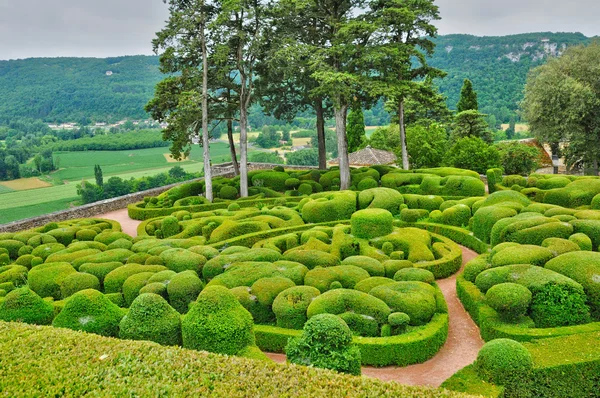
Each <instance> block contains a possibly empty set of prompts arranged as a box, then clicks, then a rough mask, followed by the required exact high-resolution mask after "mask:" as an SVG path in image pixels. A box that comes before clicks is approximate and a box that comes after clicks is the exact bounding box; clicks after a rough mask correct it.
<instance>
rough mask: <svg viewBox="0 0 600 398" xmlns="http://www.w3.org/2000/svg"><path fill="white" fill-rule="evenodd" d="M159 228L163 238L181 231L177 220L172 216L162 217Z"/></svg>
mask: <svg viewBox="0 0 600 398" xmlns="http://www.w3.org/2000/svg"><path fill="white" fill-rule="evenodd" d="M160 229H161V231H162V234H163V238H165V239H166V238H169V237H171V236H173V235H177V234H178V233H179V232H181V227H180V226H179V221H178V220H177V218H175V217H173V216H168V217H165V218H163V220H162V223H161V226H160Z"/></svg>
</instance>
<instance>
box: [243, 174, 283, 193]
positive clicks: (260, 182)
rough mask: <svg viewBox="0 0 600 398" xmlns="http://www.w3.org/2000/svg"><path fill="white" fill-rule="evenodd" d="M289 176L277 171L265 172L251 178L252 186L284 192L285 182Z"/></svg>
mask: <svg viewBox="0 0 600 398" xmlns="http://www.w3.org/2000/svg"><path fill="white" fill-rule="evenodd" d="M288 178H290V175H289V174H287V173H284V172H279V171H265V172H260V173H258V174H255V175H254V176H252V185H254V186H259V187H267V188H271V189H273V190H275V191H278V192H283V191H285V181H286V180H287V179H288Z"/></svg>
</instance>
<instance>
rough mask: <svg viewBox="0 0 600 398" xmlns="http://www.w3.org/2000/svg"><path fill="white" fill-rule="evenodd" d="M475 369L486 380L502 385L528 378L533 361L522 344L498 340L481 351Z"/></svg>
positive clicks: (486, 344)
mask: <svg viewBox="0 0 600 398" xmlns="http://www.w3.org/2000/svg"><path fill="white" fill-rule="evenodd" d="M475 367H476V369H477V373H478V374H479V376H481V377H482V378H483V379H484V380H486V381H489V382H491V383H495V384H500V385H502V384H506V383H508V382H511V381H514V380H519V379H523V378H524V377H527V374H528V373H529V372H530V371H531V369H532V368H533V360H532V358H531V354H530V353H529V351H527V349H526V348H525V347H523V345H522V344H521V343H518V342H516V341H514V340H511V339H496V340H492V341H489V342H487V343H485V345H484V346H483V347H482V348H481V350H479V354H477V361H476V362H475Z"/></svg>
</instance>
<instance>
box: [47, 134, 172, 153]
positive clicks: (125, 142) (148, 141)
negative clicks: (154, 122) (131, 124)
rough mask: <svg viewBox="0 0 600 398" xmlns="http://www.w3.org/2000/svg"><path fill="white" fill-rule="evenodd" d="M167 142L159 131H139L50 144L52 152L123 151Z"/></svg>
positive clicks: (165, 144)
mask: <svg viewBox="0 0 600 398" xmlns="http://www.w3.org/2000/svg"><path fill="white" fill-rule="evenodd" d="M169 145H171V142H169V141H163V139H162V134H161V132H160V130H139V131H135V132H127V133H119V134H102V135H95V136H93V137H84V138H78V139H76V140H71V141H59V142H55V143H53V144H51V148H52V150H53V151H69V152H76V151H125V150H131V149H145V148H158V147H167V146H169Z"/></svg>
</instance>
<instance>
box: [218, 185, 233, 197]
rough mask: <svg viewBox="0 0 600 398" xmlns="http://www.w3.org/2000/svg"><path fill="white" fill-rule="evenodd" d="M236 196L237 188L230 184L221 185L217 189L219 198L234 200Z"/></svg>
mask: <svg viewBox="0 0 600 398" xmlns="http://www.w3.org/2000/svg"><path fill="white" fill-rule="evenodd" d="M237 196H238V190H237V188H236V187H232V186H231V185H223V186H222V187H221V189H220V190H219V198H221V199H227V200H235V199H236V198H237Z"/></svg>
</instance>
